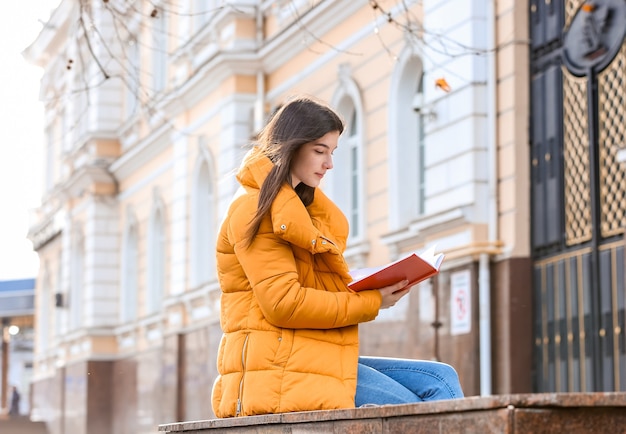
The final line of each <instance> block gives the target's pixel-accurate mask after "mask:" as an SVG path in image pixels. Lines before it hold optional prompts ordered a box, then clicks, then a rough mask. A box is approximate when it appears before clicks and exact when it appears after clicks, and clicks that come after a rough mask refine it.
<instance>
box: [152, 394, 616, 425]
mask: <svg viewBox="0 0 626 434" xmlns="http://www.w3.org/2000/svg"><path fill="white" fill-rule="evenodd" d="M618 427H621V428H618ZM620 429H622V430H623V431H619V430H620ZM209 430H211V434H217V433H226V432H237V433H240V434H243V433H245V434H248V433H249V434H252V433H261V432H263V433H277V434H278V433H280V434H285V433H291V432H296V431H297V432H298V433H315V434H322V433H329V434H330V433H337V432H341V433H344V432H345V433H351V432H354V433H356V432H368V433H406V432H411V433H432V432H480V433H510V434H513V433H528V432H533V433H543V432H545V433H548V432H555V430H558V431H561V432H567V431H570V432H576V433H599V432H625V433H626V393H624V392H607V393H601V392H598V393H548V394H522V395H497V396H488V397H468V398H463V399H456V400H449V401H436V402H428V403H419V404H403V405H386V406H382V407H368V408H354V409H345V410H327V411H308V412H299V413H282V414H268V415H262V416H247V417H239V418H228V419H211V420H200V421H189V422H179V423H169V424H163V425H159V431H161V432H166V433H187V434H200V433H204V434H209V433H208V431H209ZM616 430H617V431H616Z"/></svg>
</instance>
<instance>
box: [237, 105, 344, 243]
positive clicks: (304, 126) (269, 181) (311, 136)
mask: <svg viewBox="0 0 626 434" xmlns="http://www.w3.org/2000/svg"><path fill="white" fill-rule="evenodd" d="M332 131H338V132H339V134H341V133H342V132H343V121H342V120H341V118H340V117H339V116H338V115H337V114H336V113H335V112H334V111H333V110H332V109H331V108H330V107H328V106H326V105H324V104H323V103H321V102H318V101H315V100H313V99H312V98H309V97H298V98H295V99H292V100H290V101H288V102H287V103H285V104H284V105H282V106H281V107H280V108H278V110H276V112H275V113H274V114H273V116H272V117H271V119H270V120H269V122H268V123H267V125H266V126H265V128H263V130H262V131H261V133H260V134H259V137H258V144H259V149H260V151H261V152H262V153H263V154H264V155H266V156H267V157H268V158H269V159H270V160H272V162H273V163H274V167H272V169H271V170H270V173H269V174H268V175H267V178H266V179H265V181H264V182H263V185H262V186H261V190H260V192H259V203H258V206H257V210H256V213H255V215H254V217H253V219H252V221H251V222H250V226H249V227H248V231H247V232H246V239H245V242H244V244H245V245H249V244H250V243H251V242H252V240H253V239H254V237H255V236H256V234H257V233H258V232H259V227H260V226H261V220H263V217H264V216H265V215H266V214H267V213H268V212H269V210H270V207H271V206H272V202H274V199H275V198H276V195H277V194H278V191H279V190H280V188H281V187H282V186H283V184H285V183H286V184H289V185H291V161H292V160H293V156H294V155H295V153H296V152H297V151H298V149H300V147H302V145H304V144H306V143H310V142H313V141H315V140H317V139H319V138H320V137H323V136H324V135H326V134H327V133H330V132H332ZM295 191H296V194H297V195H298V197H300V200H301V201H302V203H303V204H304V206H308V205H310V204H311V202H313V195H314V194H315V188H314V187H309V186H308V185H306V184H304V183H303V182H301V183H300V184H298V185H297V186H296V188H295Z"/></svg>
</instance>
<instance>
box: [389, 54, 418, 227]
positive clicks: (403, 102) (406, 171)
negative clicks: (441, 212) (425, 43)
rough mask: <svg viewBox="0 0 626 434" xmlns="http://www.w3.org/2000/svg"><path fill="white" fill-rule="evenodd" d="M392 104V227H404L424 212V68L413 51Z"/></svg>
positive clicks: (396, 77) (403, 59)
mask: <svg viewBox="0 0 626 434" xmlns="http://www.w3.org/2000/svg"><path fill="white" fill-rule="evenodd" d="M390 94H391V96H390V101H389V177H390V179H389V188H390V190H389V196H390V197H389V199H390V212H389V217H390V227H391V229H392V230H393V229H399V228H402V227H405V226H406V225H407V224H408V223H410V222H411V221H412V220H414V219H415V218H416V217H418V216H420V215H422V214H423V213H424V211H425V189H424V188H425V182H424V180H425V178H424V175H425V171H426V170H425V169H426V166H425V158H424V121H425V115H426V110H425V109H424V107H423V65H422V61H421V60H420V58H419V57H418V56H417V55H415V54H414V52H413V50H412V49H410V48H407V49H405V50H404V51H403V53H402V55H401V56H400V59H399V62H398V64H397V66H396V69H395V70H394V72H393V75H392V81H391V92H390Z"/></svg>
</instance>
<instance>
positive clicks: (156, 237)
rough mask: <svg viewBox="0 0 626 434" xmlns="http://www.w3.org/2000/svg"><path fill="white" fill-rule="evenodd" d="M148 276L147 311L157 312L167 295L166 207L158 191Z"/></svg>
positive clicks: (150, 228)
mask: <svg viewBox="0 0 626 434" xmlns="http://www.w3.org/2000/svg"><path fill="white" fill-rule="evenodd" d="M147 244H148V270H147V272H148V276H147V284H148V285H147V286H148V290H147V297H146V313H148V314H151V313H155V312H157V311H158V310H159V309H160V308H161V304H162V301H163V297H164V296H165V277H166V273H165V264H166V260H165V259H166V237H165V208H164V206H163V203H162V201H161V199H160V197H159V193H158V191H155V192H154V201H153V206H152V213H151V216H150V225H149V230H148V243H147Z"/></svg>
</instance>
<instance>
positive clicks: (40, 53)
mask: <svg viewBox="0 0 626 434" xmlns="http://www.w3.org/2000/svg"><path fill="white" fill-rule="evenodd" d="M77 4H78V3H77V2H75V0H62V1H61V3H60V4H59V6H57V7H56V8H55V9H54V10H53V11H52V15H51V16H50V18H49V19H48V21H47V22H46V23H45V24H44V25H43V28H42V29H41V31H40V32H39V35H38V36H37V38H36V39H35V41H34V42H33V43H32V44H30V45H29V46H28V47H26V49H24V51H22V56H24V58H25V59H26V60H27V61H28V62H30V63H32V64H34V65H37V66H39V67H41V68H46V67H47V65H48V64H49V62H50V61H51V60H52V59H53V58H54V57H56V56H57V54H58V53H57V51H58V47H59V46H61V45H62V44H64V43H65V42H66V41H67V39H68V36H67V35H68V31H69V27H70V17H71V16H72V12H73V10H74V8H75V7H76V5H77ZM55 48H56V49H55Z"/></svg>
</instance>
